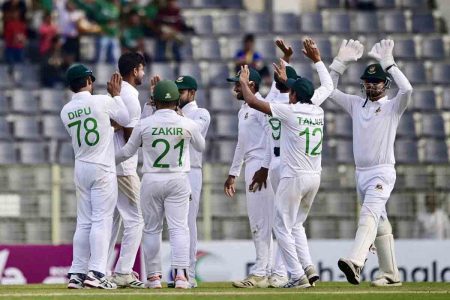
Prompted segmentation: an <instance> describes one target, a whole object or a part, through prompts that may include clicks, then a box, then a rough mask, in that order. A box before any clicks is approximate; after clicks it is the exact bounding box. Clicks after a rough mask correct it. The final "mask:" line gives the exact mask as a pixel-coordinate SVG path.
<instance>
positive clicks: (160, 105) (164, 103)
mask: <svg viewBox="0 0 450 300" xmlns="http://www.w3.org/2000/svg"><path fill="white" fill-rule="evenodd" d="M153 101H155V105H156V106H157V108H158V109H162V108H163V109H164V108H166V109H167V108H171V107H174V106H178V104H179V100H174V101H158V100H153Z"/></svg>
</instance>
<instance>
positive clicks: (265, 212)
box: [245, 159, 274, 276]
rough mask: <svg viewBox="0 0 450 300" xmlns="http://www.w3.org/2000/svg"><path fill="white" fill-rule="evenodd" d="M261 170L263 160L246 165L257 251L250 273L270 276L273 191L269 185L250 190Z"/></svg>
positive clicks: (249, 203)
mask: <svg viewBox="0 0 450 300" xmlns="http://www.w3.org/2000/svg"><path fill="white" fill-rule="evenodd" d="M260 168H261V160H258V159H253V160H250V161H247V162H246V163H245V191H246V198H247V213H248V219H249V221H250V230H251V232H252V237H253V242H254V244H255V250H256V262H255V265H254V266H253V268H252V270H251V271H250V273H251V274H253V275H257V276H270V274H271V268H272V266H271V261H272V248H273V245H272V244H273V243H272V227H273V214H274V193H273V189H272V186H271V185H270V184H268V185H267V188H263V189H261V191H257V192H250V191H249V189H248V187H249V185H250V184H251V183H252V178H253V175H254V174H255V172H256V171H258V170H259V169H260Z"/></svg>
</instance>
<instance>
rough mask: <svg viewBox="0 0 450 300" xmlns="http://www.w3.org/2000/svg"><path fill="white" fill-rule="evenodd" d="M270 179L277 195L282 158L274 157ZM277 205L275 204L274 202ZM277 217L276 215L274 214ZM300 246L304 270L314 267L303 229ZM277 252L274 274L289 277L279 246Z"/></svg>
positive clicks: (299, 236)
mask: <svg viewBox="0 0 450 300" xmlns="http://www.w3.org/2000/svg"><path fill="white" fill-rule="evenodd" d="M269 178H270V182H271V183H272V188H273V190H274V192H275V194H276V193H277V190H278V185H279V184H280V180H281V159H280V157H272V160H271V162H270V169H269ZM274 205H275V202H274ZM274 217H275V214H274ZM297 242H298V243H299V244H300V245H303V246H301V247H299V248H298V249H297V250H298V251H300V252H299V253H298V255H299V258H300V263H301V265H302V267H303V269H306V268H307V267H309V266H312V265H313V262H312V258H311V253H310V252H309V247H308V241H307V238H306V233H305V230H304V228H303V230H300V232H299V233H298V241H297ZM274 252H275V259H274V262H273V266H272V274H277V275H280V276H287V273H286V266H285V265H284V262H283V256H282V254H281V250H280V247H279V246H278V247H277V249H276V251H274Z"/></svg>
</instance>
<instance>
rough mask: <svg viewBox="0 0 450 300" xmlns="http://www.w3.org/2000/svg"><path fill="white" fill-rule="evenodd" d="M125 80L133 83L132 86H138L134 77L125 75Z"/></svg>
mask: <svg viewBox="0 0 450 300" xmlns="http://www.w3.org/2000/svg"><path fill="white" fill-rule="evenodd" d="M123 81H126V82H127V83H128V84H129V85H131V86H132V87H134V88H136V86H137V85H136V83H134V82H135V81H134V78H133V77H124V78H123Z"/></svg>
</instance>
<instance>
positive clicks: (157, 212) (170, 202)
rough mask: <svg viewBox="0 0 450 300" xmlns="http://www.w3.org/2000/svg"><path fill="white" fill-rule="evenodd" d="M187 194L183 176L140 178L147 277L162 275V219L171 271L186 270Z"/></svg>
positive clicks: (155, 175)
mask: <svg viewBox="0 0 450 300" xmlns="http://www.w3.org/2000/svg"><path fill="white" fill-rule="evenodd" d="M162 175H164V176H162ZM167 175H169V176H172V178H173V179H170V177H169V176H167ZM190 193H191V189H190V186H189V181H188V178H187V175H186V174H174V175H171V174H168V173H165V174H156V173H146V174H144V176H143V177H142V185H141V207H142V214H143V216H144V234H143V250H144V259H145V269H146V272H147V276H151V275H161V274H162V268H161V254H160V250H161V239H162V230H163V222H164V216H165V217H166V220H167V226H168V228H169V238H170V249H171V262H172V268H173V269H188V268H189V228H188V213H189V196H190Z"/></svg>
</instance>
